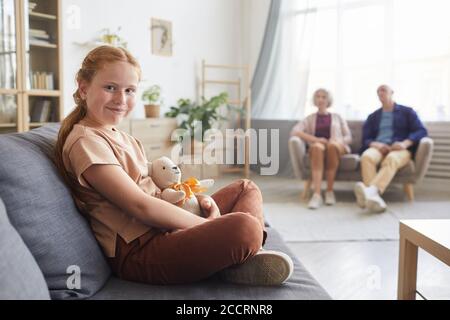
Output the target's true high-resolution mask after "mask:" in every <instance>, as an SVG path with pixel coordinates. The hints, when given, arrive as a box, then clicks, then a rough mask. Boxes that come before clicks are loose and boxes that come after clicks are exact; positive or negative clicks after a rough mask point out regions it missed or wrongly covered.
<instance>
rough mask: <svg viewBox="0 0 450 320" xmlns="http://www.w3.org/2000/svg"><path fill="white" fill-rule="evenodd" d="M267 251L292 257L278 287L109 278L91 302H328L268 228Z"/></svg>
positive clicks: (210, 281)
mask: <svg viewBox="0 0 450 320" xmlns="http://www.w3.org/2000/svg"><path fill="white" fill-rule="evenodd" d="M264 248H265V249H268V250H279V251H282V252H285V253H287V254H289V255H290V256H291V258H292V259H293V261H294V273H293V274H292V276H291V278H290V279H289V280H288V281H287V282H285V283H284V284H283V285H281V286H276V287H264V286H242V285H235V284H230V283H226V282H223V281H220V280H218V279H217V278H215V277H211V278H209V279H207V280H204V281H200V282H197V283H193V284H189V285H176V286H156V285H146V284H141V283H136V282H129V281H124V280H120V279H118V278H116V277H111V278H110V280H109V281H108V283H107V284H106V285H105V287H104V288H103V289H102V290H100V291H99V292H98V293H97V294H96V295H94V296H93V297H92V298H91V299H98V300H104V299H132V300H136V299H151V300H154V299H157V300H165V299H172V300H211V299H221V300H247V299H250V300H281V299H282V300H328V299H330V296H329V295H328V293H327V292H326V291H325V290H324V289H323V288H322V287H321V286H320V285H319V283H318V282H317V281H316V280H315V279H314V278H313V277H312V276H311V275H310V274H309V272H308V271H307V270H306V269H305V267H304V266H303V265H302V264H301V263H300V261H298V259H297V258H295V256H294V255H293V254H292V252H291V251H290V250H289V248H288V247H287V246H286V244H285V242H284V241H283V239H282V238H281V236H280V235H279V233H278V232H277V231H276V230H274V229H273V228H267V242H266V245H265V246H264Z"/></svg>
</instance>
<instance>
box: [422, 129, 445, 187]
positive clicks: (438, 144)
mask: <svg viewBox="0 0 450 320" xmlns="http://www.w3.org/2000/svg"><path fill="white" fill-rule="evenodd" d="M425 126H426V128H427V129H428V133H429V136H430V138H432V139H433V141H434V150H433V155H432V157H431V163H430V167H429V169H428V172H427V174H426V177H428V178H433V179H445V180H450V122H429V123H426V125H425Z"/></svg>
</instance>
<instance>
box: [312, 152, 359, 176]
mask: <svg viewBox="0 0 450 320" xmlns="http://www.w3.org/2000/svg"><path fill="white" fill-rule="evenodd" d="M303 161H304V163H305V166H306V168H307V169H310V168H311V161H310V160H309V156H308V155H306V156H305V158H304V160H303ZM359 162H360V156H359V155H358V154H354V153H352V154H345V155H343V156H342V157H341V161H340V162H339V171H341V172H348V171H355V170H358V168H359Z"/></svg>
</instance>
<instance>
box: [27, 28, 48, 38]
mask: <svg viewBox="0 0 450 320" xmlns="http://www.w3.org/2000/svg"><path fill="white" fill-rule="evenodd" d="M29 34H30V39H45V40H49V39H50V35H49V34H48V33H47V31H45V30H38V29H30V30H29Z"/></svg>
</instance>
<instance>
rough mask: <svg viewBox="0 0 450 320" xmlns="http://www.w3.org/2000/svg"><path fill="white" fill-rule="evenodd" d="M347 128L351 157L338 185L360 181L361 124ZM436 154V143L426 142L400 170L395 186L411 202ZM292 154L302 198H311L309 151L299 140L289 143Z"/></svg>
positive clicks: (340, 172) (341, 167)
mask: <svg viewBox="0 0 450 320" xmlns="http://www.w3.org/2000/svg"><path fill="white" fill-rule="evenodd" d="M348 125H349V127H350V131H351V132H352V137H353V139H352V144H351V149H352V153H351V154H347V155H344V156H342V158H341V162H340V164H339V169H338V172H337V174H336V181H361V180H362V177H361V170H360V155H359V154H358V152H359V150H360V148H361V144H362V127H363V122H362V121H349V122H348ZM432 153H433V140H432V139H431V138H423V139H422V140H421V141H420V143H419V146H418V149H417V152H416V155H415V158H414V159H413V160H411V161H410V162H409V163H408V165H407V166H405V167H404V168H402V169H401V170H399V172H398V173H397V174H396V175H395V177H394V180H393V183H401V184H403V185H404V189H405V193H406V195H407V197H408V198H409V200H414V189H413V185H414V184H417V183H418V182H420V180H422V179H423V177H424V176H425V173H426V172H427V170H428V167H429V165H430V161H431V156H432ZM289 154H290V156H291V163H292V167H293V169H294V173H295V176H296V177H297V178H299V179H303V180H304V181H305V187H304V190H303V194H302V197H303V198H308V195H309V189H310V185H311V182H310V179H311V167H310V161H309V156H308V153H307V147H306V144H305V142H304V141H303V140H301V139H300V138H299V137H291V138H290V139H289Z"/></svg>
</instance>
